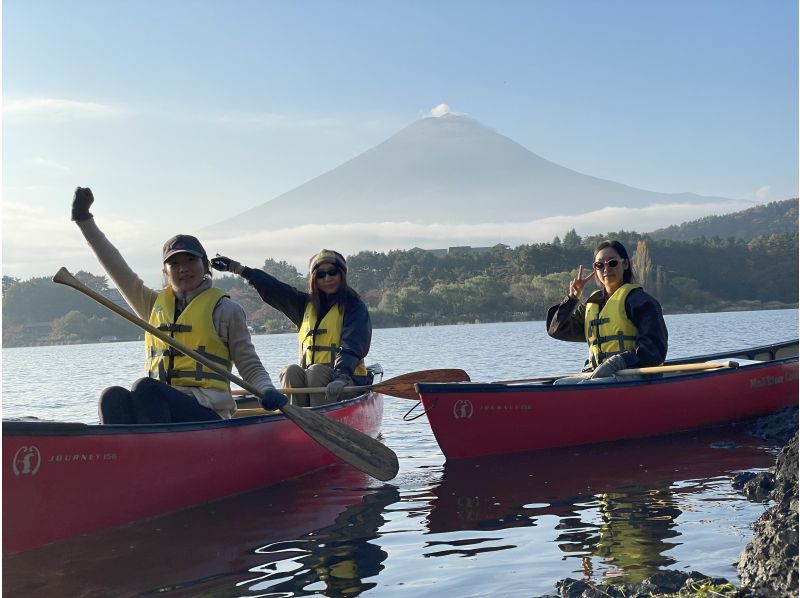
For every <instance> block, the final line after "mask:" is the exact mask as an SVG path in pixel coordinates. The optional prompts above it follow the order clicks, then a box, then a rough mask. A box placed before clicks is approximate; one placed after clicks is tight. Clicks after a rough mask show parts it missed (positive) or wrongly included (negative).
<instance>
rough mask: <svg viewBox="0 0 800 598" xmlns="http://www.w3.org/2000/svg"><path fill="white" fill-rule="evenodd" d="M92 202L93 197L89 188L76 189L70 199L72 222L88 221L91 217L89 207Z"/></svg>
mask: <svg viewBox="0 0 800 598" xmlns="http://www.w3.org/2000/svg"><path fill="white" fill-rule="evenodd" d="M93 202H94V195H92V190H91V189H89V187H76V188H75V195H74V196H73V198H72V220H74V221H75V222H80V221H81V220H89V218H91V217H92V214H91V213H90V212H89V207H90V206H91V205H92V203H93Z"/></svg>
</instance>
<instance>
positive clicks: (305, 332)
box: [297, 301, 367, 376]
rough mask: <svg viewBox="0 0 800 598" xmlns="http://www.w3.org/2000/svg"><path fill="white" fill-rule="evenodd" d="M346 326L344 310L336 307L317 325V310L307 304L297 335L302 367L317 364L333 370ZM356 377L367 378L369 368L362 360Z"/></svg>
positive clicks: (309, 302) (310, 304)
mask: <svg viewBox="0 0 800 598" xmlns="http://www.w3.org/2000/svg"><path fill="white" fill-rule="evenodd" d="M343 326H344V308H343V306H342V305H334V306H333V307H331V308H330V309H329V310H328V313H327V314H325V317H324V318H322V321H321V322H319V324H317V310H316V309H314V304H313V303H312V302H311V301H308V302H307V303H306V309H305V312H304V313H303V323H302V324H301V325H300V330H299V331H298V333H297V340H298V342H299V343H300V358H299V359H300V365H301V366H302V367H304V368H307V367H309V366H311V365H313V364H315V363H320V364H323V365H327V366H330V367H331V368H333V365H334V363H335V362H336V354H337V353H338V352H339V349H341V342H342V327H343ZM353 375H355V376H366V375H367V366H366V365H364V360H363V359H362V360H361V361H360V362H359V364H358V366H357V367H356V369H355V371H354V372H353Z"/></svg>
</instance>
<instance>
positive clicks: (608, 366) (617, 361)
mask: <svg viewBox="0 0 800 598" xmlns="http://www.w3.org/2000/svg"><path fill="white" fill-rule="evenodd" d="M624 368H625V358H624V357H623V356H622V355H620V354H617V355H612V356H611V357H609V358H608V359H606V360H605V361H604V362H603V363H601V364H600V365H599V366H597V369H596V370H595V371H594V372H592V375H591V376H589V379H590V380H591V379H594V378H610V377H611V376H613V375H614V372H616V371H618V370H622V369H624Z"/></svg>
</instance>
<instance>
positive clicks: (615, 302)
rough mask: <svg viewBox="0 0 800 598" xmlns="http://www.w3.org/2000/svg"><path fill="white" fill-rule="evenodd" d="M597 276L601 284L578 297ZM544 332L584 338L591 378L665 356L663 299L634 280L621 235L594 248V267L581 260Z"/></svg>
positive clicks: (550, 312) (578, 339)
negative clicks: (585, 271) (586, 270)
mask: <svg viewBox="0 0 800 598" xmlns="http://www.w3.org/2000/svg"><path fill="white" fill-rule="evenodd" d="M594 277H597V281H598V283H599V284H600V285H601V289H600V290H598V291H595V292H594V293H592V294H591V295H590V296H589V297H588V298H587V299H586V301H585V302H581V301H580V297H581V295H582V293H583V288H584V287H585V286H586V284H587V283H588V282H589V281H590V280H591V279H592V278H594ZM547 333H548V334H549V335H550V336H552V337H553V338H555V339H558V340H563V341H574V342H588V344H589V359H587V362H586V367H585V368H584V370H585V371H592V375H591V378H606V377H609V376H613V375H614V372H616V371H617V370H621V369H625V368H639V367H646V366H652V365H660V364H661V363H663V362H664V358H665V357H666V356H667V326H666V324H665V323H664V315H663V313H662V311H661V305H660V304H659V303H658V301H657V300H656V299H655V298H654V297H653V296H652V295H649V294H648V293H646V292H645V291H644V289H642V287H641V286H640V285H638V284H635V283H634V275H633V269H632V267H631V261H630V259H629V258H628V252H627V251H626V250H625V247H623V245H622V243H620V242H619V241H603V242H602V243H600V244H599V245H598V246H597V249H596V250H595V256H594V263H593V264H592V272H591V273H590V274H589V275H588V276H586V277H584V275H583V266H579V268H578V277H577V278H575V279H573V280H572V281H571V282H570V285H569V294H568V295H567V296H566V297H565V298H564V300H563V301H562V302H561V303H559V304H558V305H554V306H553V307H551V308H550V309H549V310H548V312H547Z"/></svg>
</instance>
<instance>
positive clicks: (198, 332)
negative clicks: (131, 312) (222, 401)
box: [144, 287, 231, 392]
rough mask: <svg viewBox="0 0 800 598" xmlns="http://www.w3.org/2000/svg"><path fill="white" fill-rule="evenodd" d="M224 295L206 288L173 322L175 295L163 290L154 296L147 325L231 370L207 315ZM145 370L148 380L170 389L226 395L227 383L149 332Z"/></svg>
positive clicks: (229, 360) (224, 346) (224, 350)
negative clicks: (210, 390)
mask: <svg viewBox="0 0 800 598" xmlns="http://www.w3.org/2000/svg"><path fill="white" fill-rule="evenodd" d="M224 296H225V293H224V292H222V291H221V290H220V289H215V288H210V289H206V290H205V291H203V292H202V293H200V294H199V295H197V297H195V298H194V299H192V300H191V301H190V302H189V305H187V306H186V309H184V310H183V311H182V312H181V314H180V315H179V316H178V319H177V320H176V319H175V294H174V293H173V291H172V287H167V288H165V289H164V290H162V291H161V292H160V293H159V294H158V298H157V299H156V302H155V305H153V310H152V311H151V312H150V324H152V325H153V326H155V327H156V328H158V329H159V330H162V331H164V332H168V333H169V335H170V336H171V337H173V338H175V339H176V340H178V341H180V342H181V343H183V344H184V345H186V346H187V347H189V348H191V349H193V350H195V351H197V352H198V353H201V354H202V355H204V356H205V357H207V358H208V359H210V360H212V361H215V362H216V363H218V364H219V365H221V366H222V367H224V368H226V369H227V370H228V371H230V370H231V354H230V351H229V350H228V347H227V345H226V344H225V343H223V342H222V339H221V338H220V337H219V335H218V334H217V331H216V329H215V328H214V321H213V319H212V317H211V314H212V313H213V311H214V307H215V306H216V305H217V303H218V302H219V300H220V299H222V297H224ZM144 348H145V353H146V361H145V370H146V371H147V375H148V376H150V377H151V378H157V379H158V380H160V381H162V382H165V383H167V384H170V385H172V386H202V387H203V388H214V389H217V390H226V391H228V392H230V382H228V380H227V379H226V378H223V377H222V376H220V375H219V374H217V373H215V372H213V371H211V370H209V369H208V368H207V367H204V366H203V365H201V364H200V363H199V362H197V361H195V360H194V359H192V358H191V357H188V356H186V355H183V354H182V353H179V352H178V351H176V350H175V349H173V348H172V347H170V346H169V345H168V344H167V343H165V342H164V341H162V340H161V339H159V338H156V337H155V336H153V335H152V334H150V333H149V332H148V333H146V334H145V337H144Z"/></svg>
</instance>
